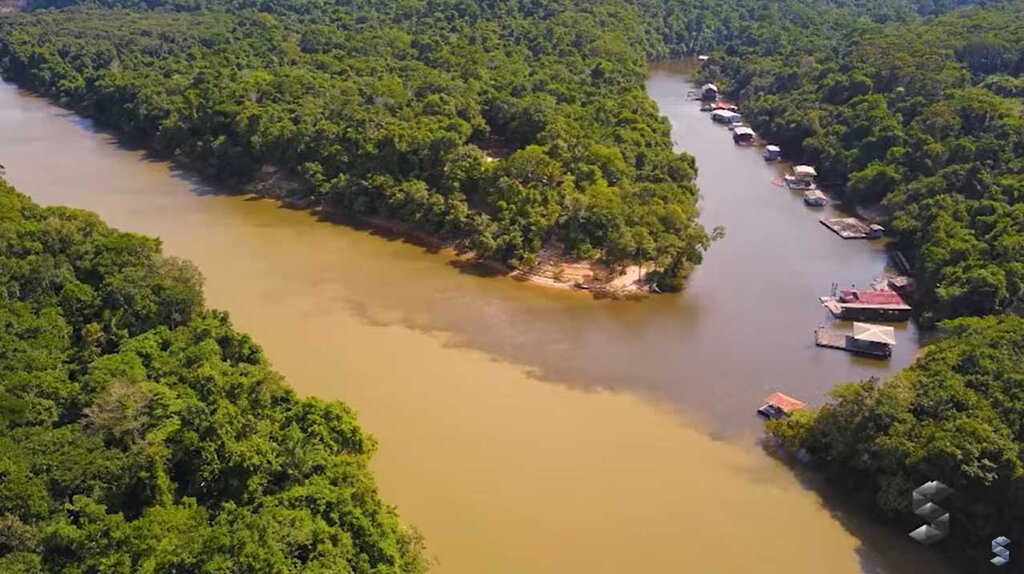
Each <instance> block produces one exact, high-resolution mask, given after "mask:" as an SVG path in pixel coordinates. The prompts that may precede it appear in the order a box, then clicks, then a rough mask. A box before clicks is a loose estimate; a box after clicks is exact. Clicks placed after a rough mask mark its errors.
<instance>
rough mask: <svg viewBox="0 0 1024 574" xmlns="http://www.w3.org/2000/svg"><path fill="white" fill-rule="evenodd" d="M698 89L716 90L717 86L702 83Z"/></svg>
mask: <svg viewBox="0 0 1024 574" xmlns="http://www.w3.org/2000/svg"><path fill="white" fill-rule="evenodd" d="M700 89H701V90H702V91H705V92H706V91H708V90H714V91H716V92H717V91H718V86H716V85H714V84H704V85H703V86H701V87H700Z"/></svg>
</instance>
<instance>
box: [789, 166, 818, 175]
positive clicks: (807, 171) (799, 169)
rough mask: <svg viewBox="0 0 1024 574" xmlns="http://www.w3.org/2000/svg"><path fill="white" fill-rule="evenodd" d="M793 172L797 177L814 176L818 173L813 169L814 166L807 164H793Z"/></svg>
mask: <svg viewBox="0 0 1024 574" xmlns="http://www.w3.org/2000/svg"><path fill="white" fill-rule="evenodd" d="M793 174H794V175H796V176H797V177H801V178H807V177H816V176H817V175H818V172H817V171H815V170H814V168H813V167H811V166H809V165H795V166H793Z"/></svg>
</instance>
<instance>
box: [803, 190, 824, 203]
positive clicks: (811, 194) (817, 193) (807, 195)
mask: <svg viewBox="0 0 1024 574" xmlns="http://www.w3.org/2000/svg"><path fill="white" fill-rule="evenodd" d="M804 205H807V206H809V207H825V206H826V205H828V198H827V197H825V194H824V193H822V192H821V190H820V189H818V188H816V187H812V188H810V189H808V190H807V191H805V192H804Z"/></svg>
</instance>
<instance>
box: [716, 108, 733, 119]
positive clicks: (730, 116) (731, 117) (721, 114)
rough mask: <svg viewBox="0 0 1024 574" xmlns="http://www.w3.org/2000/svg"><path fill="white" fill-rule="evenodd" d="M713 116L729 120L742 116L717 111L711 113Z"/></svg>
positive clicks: (727, 111) (726, 111) (725, 111)
mask: <svg viewBox="0 0 1024 574" xmlns="http://www.w3.org/2000/svg"><path fill="white" fill-rule="evenodd" d="M711 116H712V117H715V116H717V117H720V118H729V119H736V118H739V117H740V115H739V114H737V113H736V112H730V111H729V110H715V111H713V112H711Z"/></svg>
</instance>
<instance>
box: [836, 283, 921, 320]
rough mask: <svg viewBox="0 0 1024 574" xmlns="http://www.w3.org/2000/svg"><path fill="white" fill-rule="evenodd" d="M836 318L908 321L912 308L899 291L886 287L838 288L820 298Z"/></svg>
mask: <svg viewBox="0 0 1024 574" xmlns="http://www.w3.org/2000/svg"><path fill="white" fill-rule="evenodd" d="M820 301H821V304H822V306H824V307H825V308H826V309H828V310H829V311H830V312H831V313H832V315H833V316H834V317H836V318H837V319H846V320H850V321H908V320H910V315H911V313H912V312H913V309H912V308H911V307H910V305H907V304H906V302H904V301H903V298H902V297H900V295H899V293H896V292H895V291H889V290H886V289H870V290H858V289H840V290H836V289H835V288H834V287H833V291H832V295H831V296H829V297H821V298H820Z"/></svg>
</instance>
